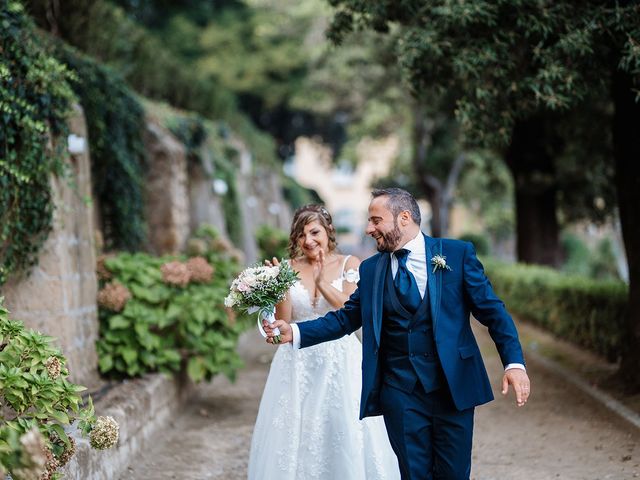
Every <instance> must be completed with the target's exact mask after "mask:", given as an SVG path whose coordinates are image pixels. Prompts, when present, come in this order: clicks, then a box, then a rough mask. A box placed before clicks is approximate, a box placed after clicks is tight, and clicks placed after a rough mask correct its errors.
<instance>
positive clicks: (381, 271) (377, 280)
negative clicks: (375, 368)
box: [373, 253, 389, 347]
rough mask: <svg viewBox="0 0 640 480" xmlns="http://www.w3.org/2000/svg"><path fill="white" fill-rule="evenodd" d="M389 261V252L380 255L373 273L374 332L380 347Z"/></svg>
mask: <svg viewBox="0 0 640 480" xmlns="http://www.w3.org/2000/svg"><path fill="white" fill-rule="evenodd" d="M388 263H389V254H388V253H383V254H382V255H380V258H378V263H377V264H376V270H375V272H374V275H373V332H374V335H375V337H376V345H378V347H379V346H380V330H381V329H382V293H383V292H384V279H385V273H386V272H387V265H388Z"/></svg>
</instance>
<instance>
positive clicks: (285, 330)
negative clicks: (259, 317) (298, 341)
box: [262, 320, 293, 343]
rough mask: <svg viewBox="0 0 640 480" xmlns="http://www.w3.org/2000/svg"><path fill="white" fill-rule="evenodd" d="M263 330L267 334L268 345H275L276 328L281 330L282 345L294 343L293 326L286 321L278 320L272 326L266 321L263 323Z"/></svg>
mask: <svg viewBox="0 0 640 480" xmlns="http://www.w3.org/2000/svg"><path fill="white" fill-rule="evenodd" d="M262 328H264V331H265V333H266V334H267V343H273V337H275V334H274V333H273V329H274V328H279V329H280V343H291V342H292V341H293V333H292V332H291V325H289V324H288V323H287V322H285V321H284V320H276V321H275V322H273V323H272V324H269V322H267V321H266V320H263V321H262Z"/></svg>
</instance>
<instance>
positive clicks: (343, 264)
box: [340, 255, 351, 278]
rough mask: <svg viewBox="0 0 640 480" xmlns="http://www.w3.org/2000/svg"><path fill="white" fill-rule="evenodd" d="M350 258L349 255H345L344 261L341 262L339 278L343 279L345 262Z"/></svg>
mask: <svg viewBox="0 0 640 480" xmlns="http://www.w3.org/2000/svg"><path fill="white" fill-rule="evenodd" d="M350 258H351V255H346V256H345V257H344V260H343V261H342V270H341V272H340V277H341V278H344V267H346V266H347V260H349V259H350Z"/></svg>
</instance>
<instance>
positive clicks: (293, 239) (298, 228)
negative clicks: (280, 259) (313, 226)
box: [287, 204, 338, 259]
mask: <svg viewBox="0 0 640 480" xmlns="http://www.w3.org/2000/svg"><path fill="white" fill-rule="evenodd" d="M314 220H317V221H318V223H319V224H320V225H322V226H323V227H324V229H325V231H326V232H327V237H329V244H328V247H329V251H330V252H333V251H334V250H335V249H336V247H337V245H338V243H337V242H336V229H335V228H333V222H332V220H331V215H330V214H329V211H328V210H327V209H326V208H324V207H323V206H322V205H316V204H308V205H303V206H302V207H300V208H298V209H297V210H296V211H295V213H294V214H293V221H292V222H291V233H289V246H288V247H287V251H288V252H289V258H292V259H293V258H298V257H299V256H300V255H301V254H302V252H301V251H300V249H299V248H298V237H300V235H302V233H303V232H304V227H305V226H307V225H309V224H310V223H311V222H313V221H314Z"/></svg>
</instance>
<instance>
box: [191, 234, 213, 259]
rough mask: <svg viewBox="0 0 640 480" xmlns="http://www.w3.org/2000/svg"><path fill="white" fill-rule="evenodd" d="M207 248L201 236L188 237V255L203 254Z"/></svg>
mask: <svg viewBox="0 0 640 480" xmlns="http://www.w3.org/2000/svg"><path fill="white" fill-rule="evenodd" d="M208 250H209V246H208V245H207V241H206V240H203V239H202V238H190V239H189V240H188V241H187V254H189V255H194V256H195V255H204V254H205V253H207V251H208Z"/></svg>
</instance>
